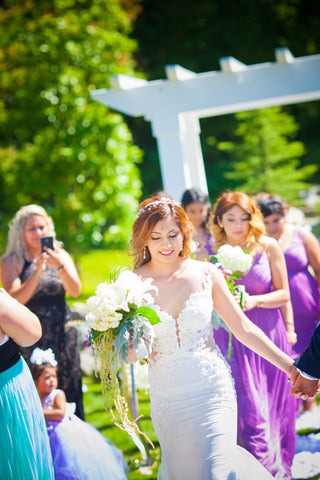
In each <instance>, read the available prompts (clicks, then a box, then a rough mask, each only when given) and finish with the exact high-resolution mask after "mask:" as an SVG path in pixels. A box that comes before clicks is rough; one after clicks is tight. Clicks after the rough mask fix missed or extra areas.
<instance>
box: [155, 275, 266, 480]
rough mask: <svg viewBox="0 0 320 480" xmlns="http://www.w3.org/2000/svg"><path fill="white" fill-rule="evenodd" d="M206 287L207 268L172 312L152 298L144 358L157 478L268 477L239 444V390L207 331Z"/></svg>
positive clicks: (208, 304) (209, 306)
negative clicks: (154, 315)
mask: <svg viewBox="0 0 320 480" xmlns="http://www.w3.org/2000/svg"><path fill="white" fill-rule="evenodd" d="M211 290H212V286H211V278H210V276H209V275H207V276H206V279H205V281H204V284H203V287H202V288H201V289H200V290H199V291H197V292H194V293H192V294H191V295H190V297H189V298H188V300H187V301H186V303H185V305H184V307H183V309H182V311H181V312H180V314H179V316H178V317H177V318H176V319H175V318H173V316H172V315H170V314H169V313H167V312H165V311H163V310H161V309H160V307H158V306H157V305H153V306H152V305H150V306H152V307H153V308H154V309H155V310H156V311H157V312H158V314H159V316H160V320H161V322H159V323H158V324H157V325H155V327H154V328H155V339H154V346H153V354H152V358H151V361H150V365H149V367H150V368H149V381H150V400H151V416H152V421H153V425H154V428H155V431H156V435H157V437H158V440H159V442H160V446H161V452H162V463H161V466H160V468H159V472H158V479H161V480H182V479H183V480H200V479H201V480H239V479H241V480H256V479H259V480H271V479H272V477H271V475H270V474H269V473H268V472H267V471H266V470H265V469H264V468H263V467H262V466H261V465H260V464H259V462H258V461H257V460H256V459H255V458H254V457H253V456H252V455H251V454H249V453H248V452H246V451H245V450H244V449H242V448H241V447H239V446H237V445H236V437H237V431H236V430H237V404H236V396H235V391H234V386H233V381H232V378H231V375H230V369H229V367H228V365H227V364H226V362H225V360H224V358H223V356H222V355H221V353H220V351H219V349H218V348H217V346H216V345H215V344H214V341H213V337H212V329H211V312H212V308H213V302H212V294H211ZM177 327H178V330H177ZM177 331H178V332H179V337H177Z"/></svg>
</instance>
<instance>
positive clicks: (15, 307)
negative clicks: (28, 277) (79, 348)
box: [0, 289, 54, 480]
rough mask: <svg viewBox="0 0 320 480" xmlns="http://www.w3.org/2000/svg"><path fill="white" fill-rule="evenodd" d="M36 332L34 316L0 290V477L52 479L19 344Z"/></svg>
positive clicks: (26, 343) (46, 441)
mask: <svg viewBox="0 0 320 480" xmlns="http://www.w3.org/2000/svg"><path fill="white" fill-rule="evenodd" d="M40 337H41V325H40V322H39V320H38V318H37V317H36V316H35V315H34V314H33V313H32V312H31V311H30V310H29V309H27V308H26V307H25V306H24V305H22V304H21V303H19V302H18V301H16V300H15V299H13V298H12V297H11V296H10V295H9V294H8V293H6V291H5V290H3V289H0V425H1V436H0V477H1V479H5V480H18V479H19V480H30V479H32V480H54V470H53V463H52V457H51V451H50V445H49V438H48V435H47V432H46V425H45V421H44V416H43V413H42V408H41V403H40V399H39V395H38V392H37V390H36V388H35V385H34V382H33V379H32V376H31V373H30V370H29V368H28V366H27V364H26V362H25V361H24V360H23V358H22V357H21V356H20V353H19V345H21V346H29V345H32V344H34V343H35V342H36V341H37V340H38V339H39V338H40Z"/></svg>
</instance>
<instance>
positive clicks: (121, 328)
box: [86, 268, 159, 443]
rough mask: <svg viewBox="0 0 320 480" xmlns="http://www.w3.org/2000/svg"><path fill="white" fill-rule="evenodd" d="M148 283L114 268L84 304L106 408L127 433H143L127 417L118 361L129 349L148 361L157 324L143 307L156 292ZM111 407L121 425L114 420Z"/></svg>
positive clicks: (126, 270) (143, 360) (128, 271)
mask: <svg viewBox="0 0 320 480" xmlns="http://www.w3.org/2000/svg"><path fill="white" fill-rule="evenodd" d="M151 282H152V280H151V279H146V280H142V279H141V278H140V277H139V276H138V275H136V274H135V273H133V272H131V271H130V270H128V269H125V268H117V269H115V270H113V271H112V272H111V279H110V282H104V283H100V284H99V285H98V286H97V288H96V292H95V295H94V296H92V297H90V298H89V299H88V300H87V304H86V320H87V321H88V322H89V328H90V332H89V338H90V341H91V343H92V344H93V346H94V352H95V360H96V369H97V359H98V360H99V361H100V365H101V370H100V378H101V388H102V393H103V397H104V400H105V406H106V408H107V410H109V412H110V413H111V416H112V418H113V420H114V422H115V424H116V425H117V426H118V427H120V428H121V429H124V430H126V431H128V432H129V433H130V434H133V432H135V433H140V434H143V432H141V431H140V429H139V427H138V426H137V424H136V420H137V419H136V420H133V421H131V420H129V418H128V415H127V412H128V407H127V404H126V401H125V399H124V397H123V396H122V395H121V391H120V385H119V380H118V375H117V374H118V372H119V369H120V366H121V361H127V359H128V354H129V347H130V346H132V347H133V348H134V350H135V352H136V355H137V357H138V359H139V360H140V361H141V362H148V360H149V355H150V353H151V350H152V343H153V338H154V331H153V325H155V324H156V323H158V322H159V317H158V314H157V313H156V312H155V311H154V310H153V309H152V308H151V307H148V306H145V305H144V304H145V303H149V304H152V303H153V298H152V295H151V293H150V291H152V290H154V291H157V287H155V286H154V285H151ZM113 405H114V406H115V408H116V410H117V412H118V414H119V417H120V420H121V423H119V422H118V421H117V420H116V417H115V415H114V412H113V410H112V406H113ZM143 435H144V434H143ZM148 440H149V439H148ZM150 443H151V442H150Z"/></svg>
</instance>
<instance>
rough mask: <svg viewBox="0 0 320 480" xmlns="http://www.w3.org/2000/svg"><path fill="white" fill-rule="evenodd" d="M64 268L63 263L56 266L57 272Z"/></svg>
mask: <svg viewBox="0 0 320 480" xmlns="http://www.w3.org/2000/svg"><path fill="white" fill-rule="evenodd" d="M63 269H64V264H62V265H60V267H58V268H57V272H61V270H63Z"/></svg>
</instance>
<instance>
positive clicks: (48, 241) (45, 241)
mask: <svg viewBox="0 0 320 480" xmlns="http://www.w3.org/2000/svg"><path fill="white" fill-rule="evenodd" d="M40 242H41V252H45V249H44V247H46V248H51V250H53V237H41V238H40Z"/></svg>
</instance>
